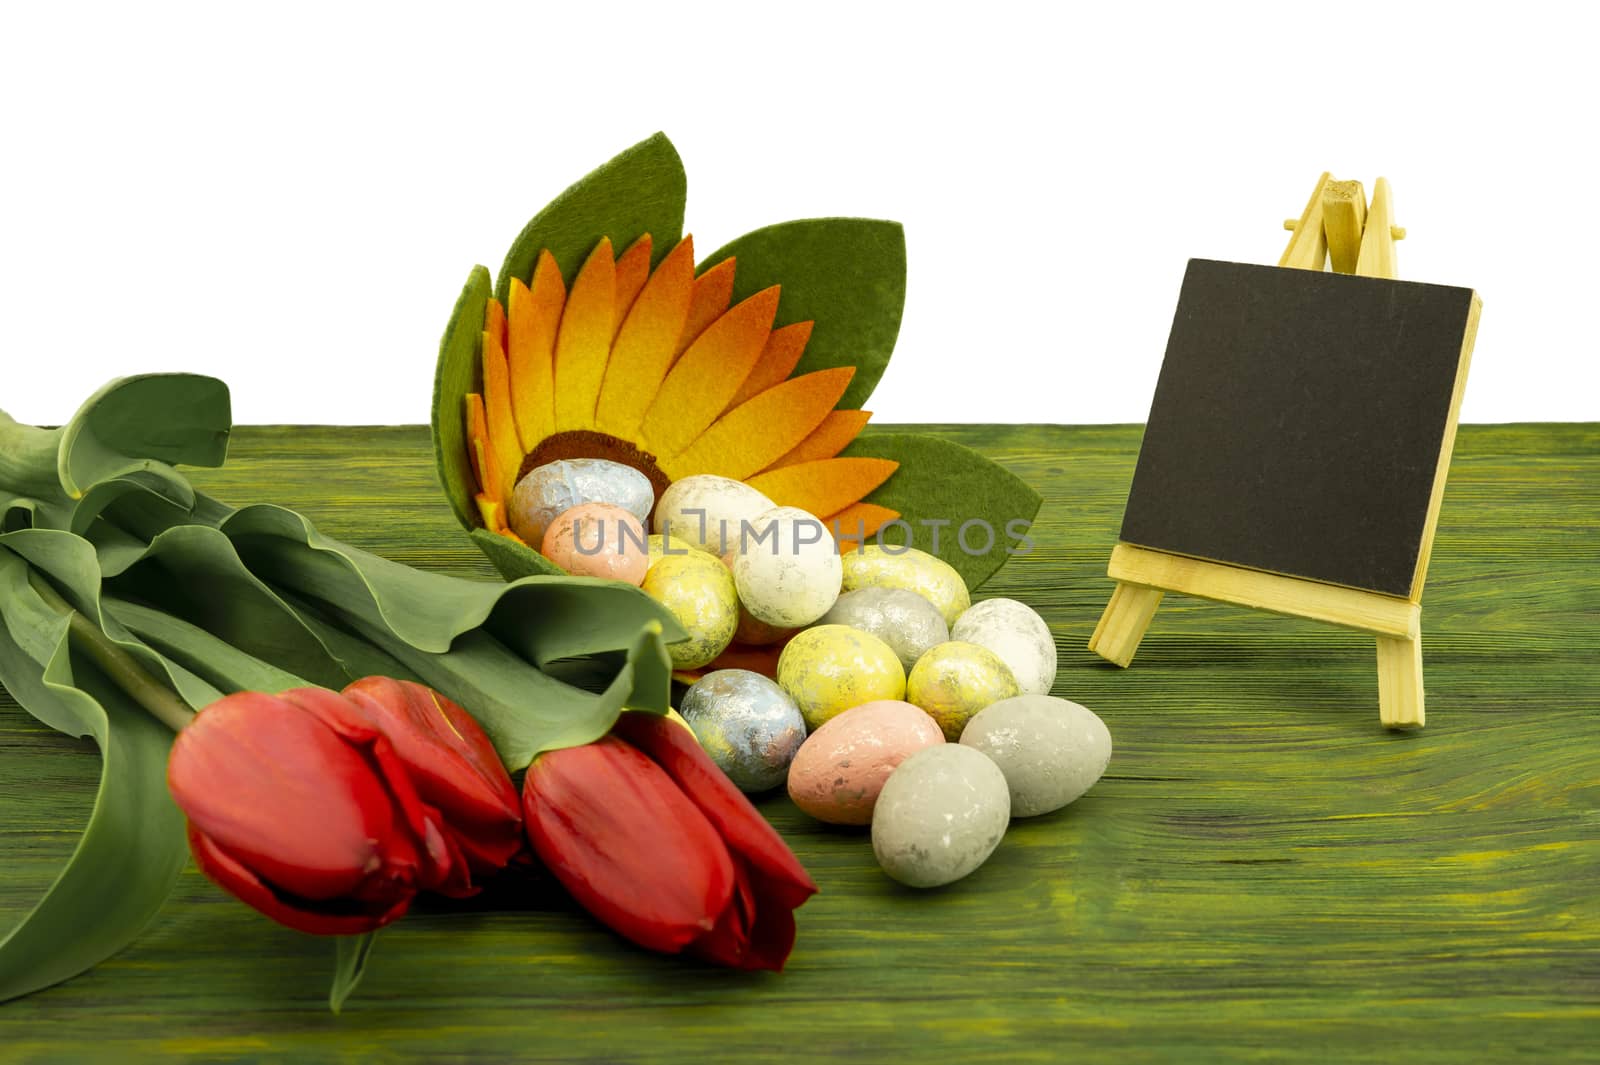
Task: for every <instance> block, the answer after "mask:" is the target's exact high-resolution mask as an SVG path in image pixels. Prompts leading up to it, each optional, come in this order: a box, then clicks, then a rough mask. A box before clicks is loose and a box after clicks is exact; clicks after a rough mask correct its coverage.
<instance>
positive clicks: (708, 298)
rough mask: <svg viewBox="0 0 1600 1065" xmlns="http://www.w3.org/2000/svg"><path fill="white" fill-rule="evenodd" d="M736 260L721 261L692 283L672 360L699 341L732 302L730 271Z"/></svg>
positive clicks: (731, 274) (731, 276)
mask: <svg viewBox="0 0 1600 1065" xmlns="http://www.w3.org/2000/svg"><path fill="white" fill-rule="evenodd" d="M734 264H735V260H733V259H724V260H722V261H721V262H720V263H718V264H717V265H715V266H713V267H712V268H711V269H709V270H707V271H706V272H705V273H703V274H701V275H700V276H699V277H697V278H695V279H694V291H693V292H692V293H691V294H690V296H689V317H688V320H687V321H685V322H684V323H683V332H682V333H680V334H679V335H678V346H677V348H675V349H674V350H673V353H672V357H673V358H674V359H677V358H679V357H681V356H682V355H683V353H684V352H685V351H688V350H689V345H690V344H693V343H694V342H695V341H696V340H699V339H700V334H701V333H703V332H705V331H706V329H707V328H708V327H709V326H710V325H711V323H712V322H714V321H716V320H717V318H718V317H720V316H721V315H722V312H723V311H726V310H727V309H728V301H729V300H731V299H733V270H734Z"/></svg>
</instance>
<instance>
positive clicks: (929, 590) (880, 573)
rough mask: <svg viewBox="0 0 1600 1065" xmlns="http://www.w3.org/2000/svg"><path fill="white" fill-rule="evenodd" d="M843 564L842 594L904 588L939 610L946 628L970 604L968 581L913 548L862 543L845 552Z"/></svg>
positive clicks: (946, 565)
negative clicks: (874, 589)
mask: <svg viewBox="0 0 1600 1065" xmlns="http://www.w3.org/2000/svg"><path fill="white" fill-rule="evenodd" d="M843 563H844V590H845V591H847V592H853V591H855V590H856V589H857V588H904V589H905V590H906V591H908V592H916V593H917V594H918V595H920V596H922V598H924V599H926V600H927V601H928V602H930V603H932V604H933V605H934V606H936V607H938V608H939V613H940V615H941V616H943V618H944V623H945V624H946V625H953V624H955V620H956V618H958V617H960V616H961V612H962V611H963V610H965V609H967V607H968V606H970V605H971V604H972V596H971V595H970V594H969V593H968V592H967V582H966V581H963V580H962V579H961V574H959V573H957V572H956V570H955V567H954V566H952V565H950V563H948V562H946V561H945V560H944V559H942V558H937V557H935V556H933V555H930V554H928V553H927V552H926V551H919V550H917V549H916V548H914V547H893V546H890V547H889V548H887V549H886V548H884V547H883V546H882V545H879V544H863V545H861V546H860V547H852V548H849V549H847V550H846V551H845V552H844V556H843Z"/></svg>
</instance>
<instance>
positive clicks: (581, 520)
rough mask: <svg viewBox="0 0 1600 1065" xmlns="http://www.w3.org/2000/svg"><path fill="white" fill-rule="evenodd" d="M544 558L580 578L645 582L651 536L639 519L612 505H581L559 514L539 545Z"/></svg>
mask: <svg viewBox="0 0 1600 1065" xmlns="http://www.w3.org/2000/svg"><path fill="white" fill-rule="evenodd" d="M540 550H541V551H542V552H543V553H544V557H545V558H548V559H549V560H550V561H551V562H554V563H555V564H556V565H558V566H560V567H561V568H562V569H564V570H566V571H567V572H568V573H573V574H577V575H578V576H580V577H608V578H610V579H612V580H617V581H627V582H628V583H629V584H633V585H638V584H642V583H644V575H645V571H646V570H648V569H649V568H650V551H649V537H648V536H647V535H646V534H645V531H644V523H643V522H641V521H640V520H639V519H638V518H637V517H636V516H634V515H633V514H631V513H629V512H628V511H626V510H624V509H622V508H621V507H618V506H613V505H611V504H610V503H580V504H578V505H577V506H575V507H573V508H572V509H571V510H564V511H562V512H561V513H560V514H558V515H556V518H555V520H554V521H552V522H551V523H550V526H549V528H547V529H546V530H545V533H544V543H543V544H541V545H540Z"/></svg>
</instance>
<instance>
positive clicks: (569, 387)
mask: <svg viewBox="0 0 1600 1065" xmlns="http://www.w3.org/2000/svg"><path fill="white" fill-rule="evenodd" d="M616 294H617V263H616V260H615V259H613V258H612V257H611V239H610V238H609V237H607V238H605V239H603V240H601V241H600V243H599V244H597V245H596V246H595V249H594V251H592V252H590V253H589V258H588V260H587V261H586V262H585V263H584V264H583V269H581V270H579V271H578V276H577V277H575V278H574V279H573V281H572V291H571V292H569V293H568V294H567V306H566V308H565V309H564V310H563V311H562V312H561V332H560V333H558V334H557V336H556V358H555V367H556V431H557V432H566V431H567V430H570V429H593V428H594V408H595V404H596V402H598V401H599V399H600V382H601V381H603V380H605V375H606V358H607V356H609V355H610V353H611V334H612V331H613V330H612V326H613V322H612V313H613V312H612V306H613V300H614V299H615V297H616Z"/></svg>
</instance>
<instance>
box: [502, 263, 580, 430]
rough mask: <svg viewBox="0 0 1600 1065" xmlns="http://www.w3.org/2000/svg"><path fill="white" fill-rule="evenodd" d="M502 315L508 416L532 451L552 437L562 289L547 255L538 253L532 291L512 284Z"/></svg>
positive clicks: (558, 270)
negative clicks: (508, 379) (508, 386)
mask: <svg viewBox="0 0 1600 1065" xmlns="http://www.w3.org/2000/svg"><path fill="white" fill-rule="evenodd" d="M508 302H509V304H510V307H509V309H508V311H507V314H506V333H507V336H508V341H507V349H506V364H507V367H508V368H509V370H510V371H511V413H512V414H513V415H515V416H516V419H517V433H518V434H519V435H520V436H521V438H522V450H523V451H525V452H527V451H532V450H533V449H534V448H535V447H536V446H538V443H539V441H541V440H543V439H544V438H545V437H547V436H549V435H550V434H551V433H553V432H555V431H556V401H555V392H556V388H555V380H556V376H555V350H556V331H557V330H558V329H560V327H561V308H562V307H563V306H565V304H566V302H567V286H566V285H565V283H563V282H562V280H561V267H560V266H558V265H557V264H556V260H555V257H554V256H553V255H551V254H550V253H549V252H547V251H544V252H540V253H539V263H538V265H537V266H535V267H534V268H533V285H532V286H531V287H530V286H528V285H524V284H523V283H522V282H521V281H520V280H518V279H517V278H512V279H511V297H510V299H509V301H508Z"/></svg>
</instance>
